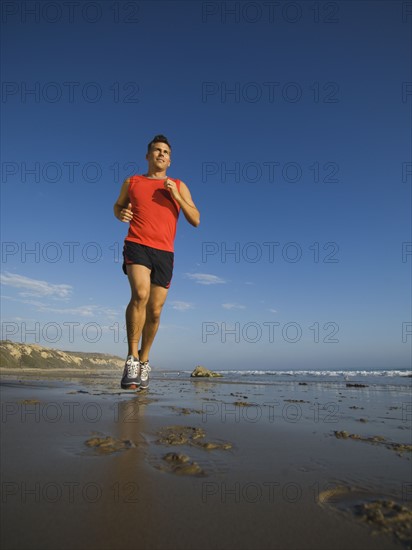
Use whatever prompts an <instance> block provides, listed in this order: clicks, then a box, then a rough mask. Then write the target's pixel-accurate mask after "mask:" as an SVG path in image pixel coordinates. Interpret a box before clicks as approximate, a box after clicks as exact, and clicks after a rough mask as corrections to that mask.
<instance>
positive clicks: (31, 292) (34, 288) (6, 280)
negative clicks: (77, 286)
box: [0, 271, 73, 299]
mask: <svg viewBox="0 0 412 550" xmlns="http://www.w3.org/2000/svg"><path fill="white" fill-rule="evenodd" d="M0 280H1V283H2V284H3V285H5V286H11V287H14V288H21V289H23V290H24V291H25V292H19V294H20V296H23V297H26V296H42V297H43V296H48V297H51V298H60V299H67V298H68V297H69V296H70V294H71V293H72V290H73V287H72V286H71V285H64V284H53V283H48V282H47V281H41V280H38V279H30V278H29V277H25V276H24V275H17V274H15V273H9V272H8V271H5V272H4V273H2V274H1V275H0Z"/></svg>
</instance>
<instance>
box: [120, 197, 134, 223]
mask: <svg viewBox="0 0 412 550" xmlns="http://www.w3.org/2000/svg"><path fill="white" fill-rule="evenodd" d="M132 219H133V212H132V203H131V202H129V204H128V205H127V208H122V210H120V214H119V220H120V221H121V222H125V223H129V222H131V221H132Z"/></svg>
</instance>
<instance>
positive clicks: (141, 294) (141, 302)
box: [130, 288, 150, 307]
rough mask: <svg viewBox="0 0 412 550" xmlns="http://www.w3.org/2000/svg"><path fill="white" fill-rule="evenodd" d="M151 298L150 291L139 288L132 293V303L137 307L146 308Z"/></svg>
mask: <svg viewBox="0 0 412 550" xmlns="http://www.w3.org/2000/svg"><path fill="white" fill-rule="evenodd" d="M149 297H150V289H146V288H139V289H136V290H134V291H133V292H132V297H131V298H130V303H131V304H132V305H133V306H135V307H142V306H146V304H147V302H148V301H149Z"/></svg>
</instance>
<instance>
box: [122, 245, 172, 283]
mask: <svg viewBox="0 0 412 550" xmlns="http://www.w3.org/2000/svg"><path fill="white" fill-rule="evenodd" d="M173 261H174V254H173V252H167V251H166V250H158V249H157V248H151V247H150V246H145V245H143V244H139V243H135V242H133V241H125V242H124V247H123V266H122V267H123V273H124V274H125V275H127V271H126V266H127V265H132V264H138V265H144V266H146V267H147V268H149V269H150V282H151V283H152V284H153V285H158V286H162V287H163V288H169V287H170V282H171V280H172V275H173Z"/></svg>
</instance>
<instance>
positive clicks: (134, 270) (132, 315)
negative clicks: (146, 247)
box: [126, 264, 150, 358]
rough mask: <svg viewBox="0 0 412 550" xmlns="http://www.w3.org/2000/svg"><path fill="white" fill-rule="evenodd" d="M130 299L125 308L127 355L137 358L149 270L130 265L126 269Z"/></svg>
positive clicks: (148, 284)
mask: <svg viewBox="0 0 412 550" xmlns="http://www.w3.org/2000/svg"><path fill="white" fill-rule="evenodd" d="M126 270H127V276H128V278H129V283H130V289H131V291H132V297H131V299H130V302H129V305H128V306H127V308H126V328H127V342H128V346H129V352H128V355H133V356H134V357H136V358H138V357H139V353H138V347H139V340H140V337H141V335H142V331H143V327H144V325H145V321H146V306H147V304H148V301H149V297H150V269H149V268H147V267H146V266H144V265H137V264H132V265H128V266H127V267H126Z"/></svg>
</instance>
